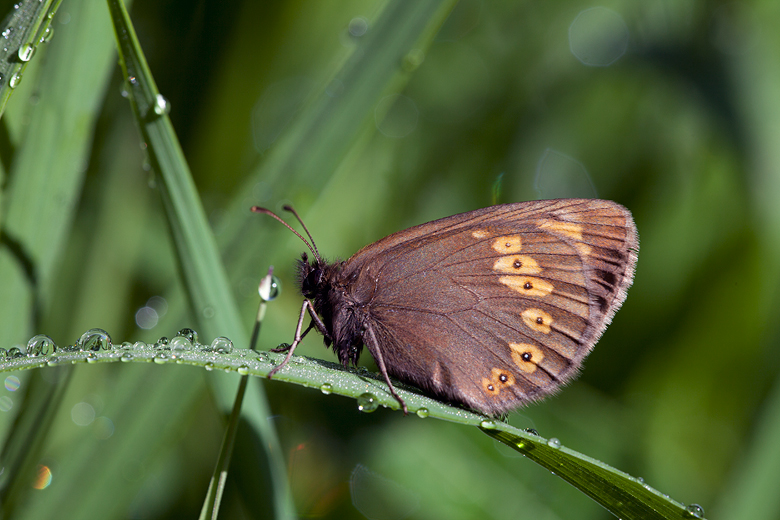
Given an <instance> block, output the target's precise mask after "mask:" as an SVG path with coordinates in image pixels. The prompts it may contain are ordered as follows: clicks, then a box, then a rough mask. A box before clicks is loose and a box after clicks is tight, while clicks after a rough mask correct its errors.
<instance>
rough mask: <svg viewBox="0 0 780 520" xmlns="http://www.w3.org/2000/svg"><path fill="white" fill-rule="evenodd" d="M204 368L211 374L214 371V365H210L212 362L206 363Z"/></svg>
mask: <svg viewBox="0 0 780 520" xmlns="http://www.w3.org/2000/svg"><path fill="white" fill-rule="evenodd" d="M203 368H205V369H206V370H208V371H209V372H211V371H212V370H214V363H210V362H209V363H206V364H205V365H203Z"/></svg>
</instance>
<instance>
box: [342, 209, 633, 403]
mask: <svg viewBox="0 0 780 520" xmlns="http://www.w3.org/2000/svg"><path fill="white" fill-rule="evenodd" d="M637 250H638V239H637V234H636V227H635V225H634V223H633V220H632V218H631V214H630V213H629V212H628V210H626V209H625V208H623V207H622V206H620V205H618V204H616V203H614V202H609V201H602V200H591V199H562V200H553V201H535V202H524V203H518V204H506V205H501V206H493V207H490V208H485V209H481V210H477V211H473V212H470V213H464V214H461V215H455V216H453V217H448V218H445V219H441V220H437V221H434V222H429V223H427V224H423V225H421V226H416V227H413V228H410V229H407V230H404V231H401V232H399V233H395V234H393V235H390V236H389V237H387V238H385V239H382V240H380V241H379V242H376V243H374V244H371V245H369V246H367V247H365V248H363V249H362V250H360V251H358V253H356V254H355V255H354V256H353V257H352V258H350V259H349V260H348V261H347V263H346V265H345V274H347V275H349V274H350V273H355V274H357V277H356V279H355V281H354V282H353V283H352V284H351V286H350V290H351V291H353V292H354V294H355V295H356V296H357V299H359V300H362V301H365V302H366V308H367V312H368V316H369V320H368V321H369V326H371V327H372V329H373V331H374V333H375V336H376V338H377V344H376V345H372V344H370V342H369V343H367V345H366V346H367V347H368V348H369V350H370V351H371V352H372V354H373V355H374V357H377V355H376V352H375V350H376V349H379V350H381V356H382V357H383V358H384V361H385V364H386V365H387V368H388V372H389V373H390V374H391V375H393V376H394V377H396V378H398V379H400V380H401V381H406V382H410V383H412V384H414V385H416V386H418V387H420V388H422V389H424V390H427V391H428V392H431V393H433V394H435V395H437V396H440V397H442V398H444V399H446V400H449V401H455V402H460V403H463V404H466V405H468V406H470V407H472V408H475V409H478V410H482V411H484V412H487V413H500V412H504V411H507V410H509V409H512V408H515V407H517V406H520V405H521V404H523V403H526V402H528V401H531V400H534V399H537V398H540V397H543V396H545V395H547V394H549V393H551V392H553V391H555V390H556V389H557V388H559V387H560V386H561V385H562V384H563V383H565V382H566V381H568V380H569V379H571V378H572V377H573V376H574V375H575V374H576V372H577V370H578V368H579V366H580V365H581V363H582V360H583V359H584V357H585V356H586V355H587V354H588V353H589V352H590V350H591V349H592V348H593V345H594V344H595V342H596V341H597V340H598V338H599V337H600V335H601V333H602V332H603V331H604V329H605V328H606V326H607V325H608V323H609V321H610V320H611V318H612V316H613V315H614V313H615V312H616V311H617V309H618V308H619V307H620V305H621V304H622V302H623V300H624V299H625V297H626V290H627V288H628V287H629V286H630V285H631V281H632V278H633V272H634V267H635V264H636V259H637Z"/></svg>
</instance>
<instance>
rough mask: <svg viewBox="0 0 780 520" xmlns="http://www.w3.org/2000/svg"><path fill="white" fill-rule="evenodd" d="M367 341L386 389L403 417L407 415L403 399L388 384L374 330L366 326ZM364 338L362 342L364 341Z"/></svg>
mask: <svg viewBox="0 0 780 520" xmlns="http://www.w3.org/2000/svg"><path fill="white" fill-rule="evenodd" d="M367 332H368V336H369V338H370V339H369V341H371V345H369V350H370V351H371V354H372V355H373V356H374V359H376V364H377V365H378V366H379V372H381V373H382V376H383V377H384V378H385V383H387V386H388V388H389V389H390V394H391V395H392V396H393V397H395V400H396V401H398V402H399V403H400V405H401V408H402V409H403V411H404V415H408V414H409V410H408V409H407V408H406V403H405V402H404V400H403V399H401V396H399V395H398V394H397V393H396V391H395V387H393V383H391V382H390V376H389V375H388V374H387V367H385V360H384V358H383V357H382V351H381V350H380V349H379V343H378V342H377V340H376V336H375V335H374V329H372V328H371V326H370V325H369V326H368V329H367ZM365 339H367V338H365V337H364V341H365Z"/></svg>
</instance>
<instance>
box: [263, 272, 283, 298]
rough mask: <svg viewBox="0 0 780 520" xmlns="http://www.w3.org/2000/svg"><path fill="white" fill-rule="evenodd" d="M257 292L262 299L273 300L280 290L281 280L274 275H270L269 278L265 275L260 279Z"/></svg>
mask: <svg viewBox="0 0 780 520" xmlns="http://www.w3.org/2000/svg"><path fill="white" fill-rule="evenodd" d="M257 292H258V294H260V298H262V299H263V301H266V302H270V301H273V300H275V299H276V298H277V297H278V296H279V293H281V292H282V282H281V281H280V280H279V278H277V277H276V276H275V275H272V276H271V277H270V278H269V277H267V276H266V277H264V278H263V279H262V280H261V281H260V285H259V286H258V288H257Z"/></svg>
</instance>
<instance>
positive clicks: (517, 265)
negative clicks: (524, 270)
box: [512, 260, 523, 269]
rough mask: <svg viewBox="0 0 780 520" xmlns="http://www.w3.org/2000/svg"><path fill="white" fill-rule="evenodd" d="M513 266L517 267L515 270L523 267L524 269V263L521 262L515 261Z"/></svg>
mask: <svg viewBox="0 0 780 520" xmlns="http://www.w3.org/2000/svg"><path fill="white" fill-rule="evenodd" d="M512 265H514V266H515V269H520V268H521V267H523V262H521V261H520V260H515V263H514V264H512Z"/></svg>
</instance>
